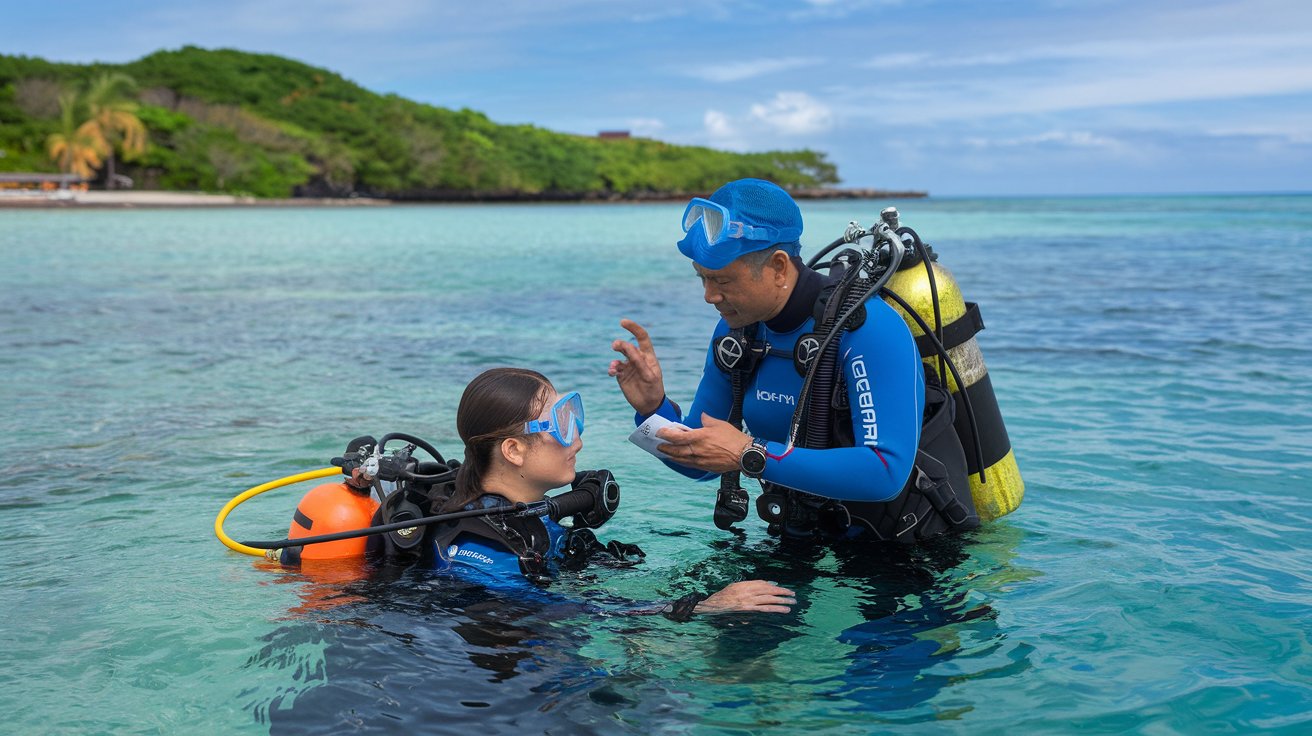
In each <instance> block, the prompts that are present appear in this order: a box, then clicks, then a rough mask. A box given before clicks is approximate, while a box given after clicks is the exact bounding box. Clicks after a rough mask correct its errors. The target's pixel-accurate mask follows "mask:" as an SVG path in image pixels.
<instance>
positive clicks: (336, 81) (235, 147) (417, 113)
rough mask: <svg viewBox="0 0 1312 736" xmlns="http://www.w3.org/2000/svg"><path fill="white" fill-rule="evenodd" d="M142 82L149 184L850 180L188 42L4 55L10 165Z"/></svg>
mask: <svg viewBox="0 0 1312 736" xmlns="http://www.w3.org/2000/svg"><path fill="white" fill-rule="evenodd" d="M106 72H121V73H123V74H126V75H128V76H130V77H131V78H132V80H134V81H135V83H136V90H135V91H134V92H133V94H134V95H135V97H136V101H137V103H138V105H137V108H136V115H137V116H138V117H139V118H140V120H141V121H142V122H143V123H144V124H145V127H146V129H147V131H148V134H149V144H148V146H147V149H146V151H145V153H144V154H142V155H141V156H139V157H137V158H136V159H135V160H134V161H120V162H118V164H117V169H118V171H119V172H120V173H124V174H126V175H128V176H130V177H132V178H133V179H134V180H135V182H136V186H137V188H144V189H169V190H201V191H211V192H230V193H246V194H253V195H256V196H262V197H290V196H294V195H307V196H347V195H351V194H359V195H366V196H379V197H392V198H413V199H459V198H489V197H507V198H533V197H543V198H553V197H559V198H577V197H612V196H619V197H642V196H651V195H663V194H680V193H689V192H706V191H709V190H711V189H714V188H715V187H716V186H718V185H719V184H721V183H723V182H725V181H727V180H730V179H736V178H741V177H746V176H756V177H762V178H768V179H772V180H774V181H777V182H779V183H780V184H782V185H784V186H788V187H815V186H822V185H826V184H833V183H836V182H837V181H838V176H837V171H836V169H835V167H834V166H833V164H831V163H829V162H828V161H826V160H825V156H824V154H822V153H817V152H814V151H809V150H801V151H769V152H764V153H746V154H738V153H729V152H725V151H717V150H713V149H709V148H699V147H690V146H674V145H669V144H666V143H662V142H660V141H655V140H648V139H638V138H633V139H619V140H601V139H598V138H593V137H585V136H577V135H569V134H564V133H556V132H553V131H549V130H544V129H542V128H537V127H534V126H531V125H498V124H497V123H494V122H492V121H491V120H489V119H488V118H487V116H485V115H483V114H482V113H479V112H475V111H473V110H449V109H445V108H441V107H434V106H432V105H425V104H420V103H416V102H412V101H410V100H406V99H403V98H401V97H397V96H396V95H379V94H375V93H373V92H370V91H369V90H366V89H364V88H362V87H360V86H359V85H357V84H354V83H353V82H351V81H349V80H347V79H344V78H342V77H341V76H340V75H338V74H335V73H333V72H330V71H327V70H325V69H319V68H316V67H312V66H308V65H306V64H302V63H300V62H297V61H293V60H291V59H285V58H282V57H278V56H271V55H264V54H249V53H244V52H241V51H233V50H216V51H210V50H206V49H200V48H195V47H185V48H183V49H180V50H177V51H160V52H157V53H154V54H151V55H149V56H147V57H145V58H142V59H139V60H137V61H134V62H131V63H128V64H85V65H84V64H60V63H53V62H49V61H45V60H43V59H37V58H29V57H15V56H4V55H0V171H57V170H58V167H57V166H56V165H55V163H54V162H53V161H52V160H51V158H50V156H49V155H48V154H47V151H46V145H47V140H48V139H49V137H50V136H51V134H53V133H56V132H58V131H60V130H63V128H61V115H60V110H61V108H60V103H59V99H60V95H61V94H67V93H70V92H74V91H81V90H85V89H86V87H87V86H88V85H89V83H90V81H91V80H92V79H93V78H94V77H96V76H97V75H103V74H105V73H106Z"/></svg>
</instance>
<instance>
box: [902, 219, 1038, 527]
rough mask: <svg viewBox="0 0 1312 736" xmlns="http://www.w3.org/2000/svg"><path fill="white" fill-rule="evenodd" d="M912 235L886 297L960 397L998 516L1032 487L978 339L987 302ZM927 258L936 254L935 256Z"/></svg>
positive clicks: (973, 488)
mask: <svg viewBox="0 0 1312 736" xmlns="http://www.w3.org/2000/svg"><path fill="white" fill-rule="evenodd" d="M890 211H891V212H890ZM882 217H883V219H884V221H885V222H886V223H887V224H889V225H890V226H891V227H893V228H894V229H897V211H896V210H894V209H893V208H891V207H890V208H888V209H886V210H885V211H884V212H883V213H882ZM899 232H901V231H899ZM911 237H912V238H913V239H914V241H915V242H914V243H913V244H912V245H913V249H912V250H911V251H910V253H908V256H907V258H905V259H903V261H902V263H901V264H899V269H898V270H897V271H896V272H895V273H894V274H893V275H892V277H891V278H890V279H889V280H888V283H887V284H886V285H885V287H884V288H885V290H886V291H889V292H892V293H893V294H894V295H896V298H895V297H890V296H885V297H884V299H885V301H886V302H888V304H889V305H890V306H892V307H893V308H894V309H896V310H897V312H898V314H900V315H901V316H902V319H903V320H905V321H906V323H907V326H908V327H909V328H910V329H911V334H912V335H913V336H914V337H915V338H916V346H917V347H918V348H919V350H920V355H921V357H922V358H923V359H924V362H925V364H926V365H927V366H929V367H932V368H934V370H935V371H937V373H938V375H939V376H940V377H941V380H943V381H944V382H945V383H946V385H947V386H948V388H949V389H950V390H951V392H952V397H953V399H954V400H955V402H956V404H957V411H956V419H955V420H954V426H955V429H956V431H957V434H958V435H959V436H960V437H961V444H962V445H963V446H964V447H965V448H967V452H966V464H967V470H968V471H969V472H970V493H971V497H972V498H973V499H974V501H975V510H976V512H977V513H978V514H979V517H980V519H981V520H986V521H987V520H992V519H997V518H999V517H1002V516H1006V515H1007V514H1009V513H1011V512H1012V511H1015V510H1016V509H1017V507H1019V506H1020V503H1021V499H1022V498H1023V497H1024V495H1025V482H1024V481H1023V480H1022V479H1021V476H1020V468H1019V467H1018V466H1017V465H1016V455H1015V453H1014V452H1012V449H1011V440H1010V438H1009V437H1008V436H1007V427H1006V425H1005V424H1003V421H1002V412H1001V411H1000V410H999V408H998V399H997V396H996V395H995V394H994V393H993V382H992V381H991V380H990V379H989V372H988V367H987V366H986V365H985V364H984V356H983V354H982V353H981V352H980V349H979V343H978V342H977V341H976V340H975V333H977V332H978V331H979V330H982V329H984V322H983V320H982V319H981V317H980V315H979V305H977V304H974V303H972V302H967V301H966V300H965V298H964V297H963V296H962V294H961V288H960V287H959V286H958V285H957V281H956V279H954V278H953V277H952V272H951V271H949V270H948V269H947V268H946V267H945V266H943V265H942V264H941V263H939V262H938V255H937V254H936V253H934V252H933V251H932V250H931V249H930V248H929V246H927V245H924V244H923V243H920V242H919V238H917V237H916V236H915V235H914V234H912V235H911ZM925 258H928V259H929V260H928V263H926V262H925ZM931 274H932V275H931ZM904 305H905V306H906V307H910V308H911V309H912V310H914V311H915V313H916V315H918V316H919V317H920V319H919V320H917V319H914V318H913V317H912V315H910V314H908V312H907V309H906V308H904ZM922 323H923V324H925V325H927V326H929V327H931V328H936V331H937V332H939V336H940V342H941V343H942V345H943V347H944V348H946V349H947V353H948V358H949V359H950V360H951V361H952V363H953V364H954V365H955V366H956V373H955V374H954V372H953V371H950V370H944V365H943V363H942V358H941V356H940V355H939V353H938V351H937V350H936V348H935V347H934V344H933V341H932V340H931V339H930V336H928V335H926V334H925V330H924V329H922V327H921V324H922ZM958 376H960V379H961V380H960V383H959V382H958V380H957V377H958ZM963 394H964V396H963ZM967 401H968V402H969V406H970V409H971V410H969V411H968V410H967V408H966V403H967ZM972 415H973V419H974V421H973V423H972V421H971V419H972ZM976 443H978V444H976ZM972 446H976V447H978V448H979V449H980V453H979V454H980V456H981V457H977V456H976V454H975V453H973V452H970V451H969V449H970V448H971V447H972ZM981 460H982V467H981ZM981 471H983V472H981Z"/></svg>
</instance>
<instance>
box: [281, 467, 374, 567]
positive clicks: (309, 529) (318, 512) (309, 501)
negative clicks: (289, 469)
mask: <svg viewBox="0 0 1312 736" xmlns="http://www.w3.org/2000/svg"><path fill="white" fill-rule="evenodd" d="M377 509H378V502H377V501H375V500H374V499H373V498H371V497H370V495H369V489H368V488H367V487H366V488H363V489H360V488H354V487H352V486H349V485H347V484H346V483H324V484H323V485H320V486H315V487H314V488H312V489H310V491H309V493H306V494H305V496H304V497H302V498H301V502H300V503H298V504H297V505H296V511H295V512H294V513H293V514H292V525H291V529H290V530H288V532H287V538H288V539H291V540H296V539H302V538H305V537H310V536H315V535H319V534H333V533H336V532H344V531H348V530H351V529H363V528H364V527H367V526H369V523H370V521H371V520H372V519H373V518H374V512H375V511H377ZM366 543H367V540H366V539H365V538H364V537H355V538H354V539H339V540H337V541H334V542H324V543H322V544H310V545H305V546H303V547H302V546H295V547H285V548H283V551H282V555H281V556H280V561H281V562H282V563H283V564H296V563H297V562H300V561H302V560H337V559H342V558H345V557H363V556H364V552H365V545H366Z"/></svg>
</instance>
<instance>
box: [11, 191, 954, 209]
mask: <svg viewBox="0 0 1312 736" xmlns="http://www.w3.org/2000/svg"><path fill="white" fill-rule="evenodd" d="M433 194H434V196H432V197H426V198H419V197H413V198H403V199H379V198H372V197H292V198H281V199H263V198H260V197H251V196H242V195H235V194H209V193H206V192H165V191H87V192H70V191H67V190H65V191H55V192H30V193H29V192H18V191H14V190H7V191H5V190H0V209H133V208H175V207H197V208H216V207H390V206H393V205H422V204H478V203H506V204H513V203H526V204H528V203H563V202H578V203H586V204H593V203H619V204H628V203H642V202H676V201H683V200H686V199H688V198H689V197H693V196H698V194H696V193H659V194H658V193H643V194H639V195H637V196H628V197H617V196H604V195H598V194H584V195H561V194H552V193H539V194H525V193H521V192H440V193H437V192H435V193H433ZM791 194H792V195H793V198H794V199H798V200H817V199H908V198H916V199H920V198H925V197H928V196H929V194H928V192H916V191H897V190H885V189H818V188H816V189H799V190H795V191H793V192H791Z"/></svg>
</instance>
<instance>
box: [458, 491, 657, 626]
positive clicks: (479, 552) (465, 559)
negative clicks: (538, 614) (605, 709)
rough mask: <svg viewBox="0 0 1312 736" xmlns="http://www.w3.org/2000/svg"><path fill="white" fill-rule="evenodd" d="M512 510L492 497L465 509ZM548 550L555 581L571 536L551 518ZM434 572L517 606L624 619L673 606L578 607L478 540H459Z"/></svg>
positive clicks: (598, 602)
mask: <svg viewBox="0 0 1312 736" xmlns="http://www.w3.org/2000/svg"><path fill="white" fill-rule="evenodd" d="M507 504H509V502H508V501H506V500H505V499H503V498H501V497H500V496H496V495H492V494H488V495H484V496H481V497H480V498H479V499H478V500H477V501H475V502H472V503H470V504H467V505H466V506H465V507H464V508H465V510H466V511H468V510H472V509H474V508H491V507H494V506H501V505H507ZM542 524H543V525H544V526H545V527H546V530H547V537H548V539H549V545H548V549H547V552H546V554H545V555H544V558H545V561H546V563H547V569H546V572H547V573H548V574H549V575H551V576H553V577H554V576H555V575H556V574H557V573H559V571H560V567H559V564H560V562H561V561H562V560H564V558H565V546H566V542H567V540H568V536H569V530H568V529H566V528H565V527H563V526H561V525H560V524H557V523H556V522H555V521H553V520H552V519H551V518H549V517H542ZM438 552H439V554H437V555H435V566H436V569H437V570H438V571H439V572H442V573H445V574H449V575H453V576H455V577H458V578H460V579H461V580H464V581H465V582H470V583H475V584H477V585H481V586H482V587H484V588H486V589H487V590H489V591H492V592H493V593H496V594H499V595H508V596H511V597H513V598H516V599H519V600H526V601H537V602H539V603H542V604H546V605H550V606H553V607H554V608H557V609H565V610H582V611H585V612H589V613H599V614H603V615H620V616H642V615H652V614H661V613H666V612H667V611H668V610H670V609H671V603H670V602H669V601H654V602H641V601H631V600H625V599H622V598H617V597H615V596H609V595H605V594H598V593H591V594H588V598H589V599H590V600H588V601H580V600H577V599H574V598H570V597H567V596H564V595H561V594H559V593H555V592H552V591H550V590H547V589H545V588H542V587H539V586H537V585H535V584H533V583H532V582H530V581H529V580H528V578H526V577H525V576H524V573H523V570H522V569H521V568H520V565H519V556H518V555H516V554H515V553H514V552H512V551H511V550H510V549H509V548H508V547H506V546H505V545H503V544H500V543H498V542H496V541H494V540H492V539H488V538H485V537H481V536H478V535H474V534H468V533H465V534H460V535H459V536H457V537H456V538H455V539H453V540H451V543H450V544H449V545H448V546H447V548H446V549H445V550H438Z"/></svg>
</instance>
